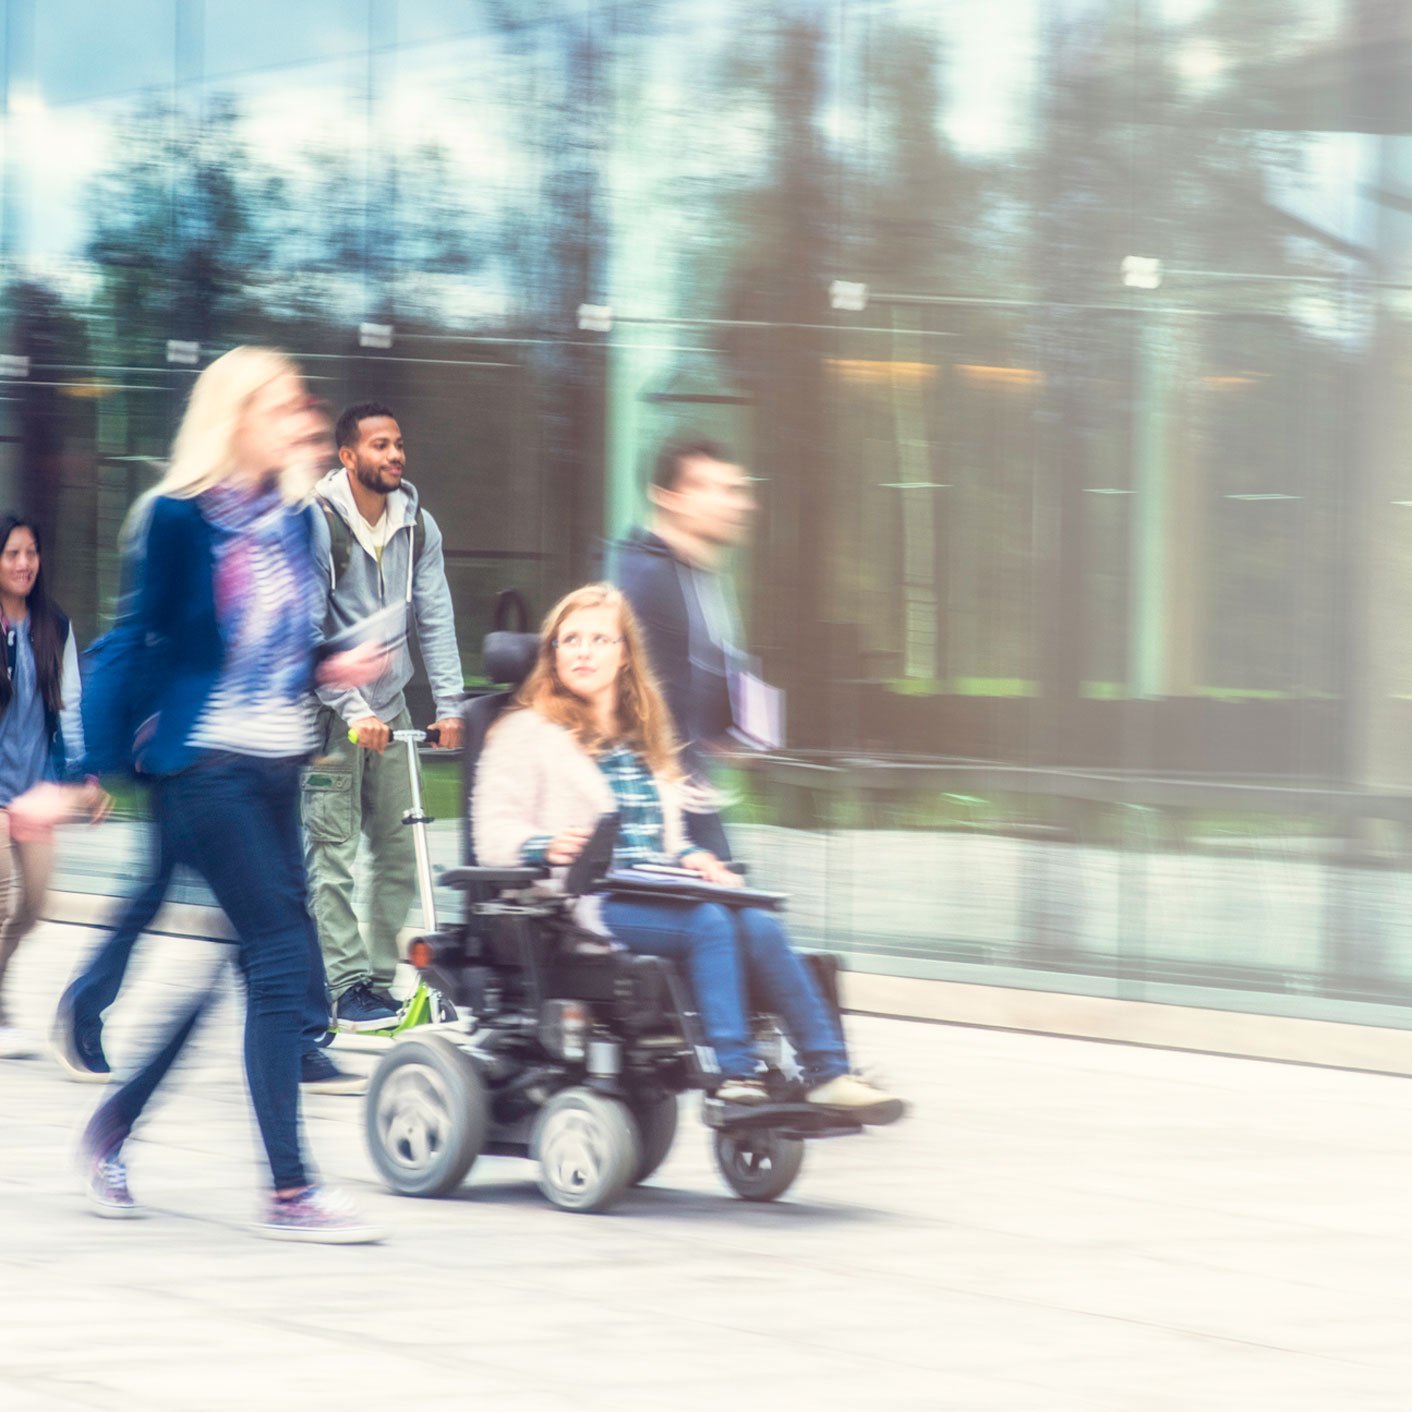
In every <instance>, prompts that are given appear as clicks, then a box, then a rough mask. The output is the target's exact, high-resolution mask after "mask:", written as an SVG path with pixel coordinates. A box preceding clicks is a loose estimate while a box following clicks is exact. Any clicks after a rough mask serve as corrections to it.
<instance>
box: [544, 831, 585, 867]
mask: <svg viewBox="0 0 1412 1412" xmlns="http://www.w3.org/2000/svg"><path fill="white" fill-rule="evenodd" d="M592 833H593V830H592V829H565V830H564V831H563V833H561V834H559V835H558V836H557V837H555V838H553V839H551V840H550V842H549V847H548V848H546V849H545V850H544V856H545V857H546V858H547V859H548V860H549V862H551V863H553V864H554V866H555V867H562V866H564V865H566V864H568V863H572V862H573V861H574V859H575V858H577V857H578V856H579V854H580V853H582V852H583V846H584V844H586V843H587V842H588V840H589V837H590V835H591V834H592Z"/></svg>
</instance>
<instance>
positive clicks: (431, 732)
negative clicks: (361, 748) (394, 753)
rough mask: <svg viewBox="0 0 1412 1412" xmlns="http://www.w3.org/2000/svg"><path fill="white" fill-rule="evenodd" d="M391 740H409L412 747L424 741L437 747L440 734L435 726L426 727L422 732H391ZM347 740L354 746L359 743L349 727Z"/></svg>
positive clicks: (353, 730)
mask: <svg viewBox="0 0 1412 1412" xmlns="http://www.w3.org/2000/svg"><path fill="white" fill-rule="evenodd" d="M392 738H393V740H410V741H411V742H412V743H413V744H414V745H417V744H420V743H421V742H422V741H426V743H427V744H428V745H439V744H440V743H441V732H440V731H439V730H438V729H437V728H436V727H435V726H428V727H427V728H426V730H424V731H393V732H392ZM348 739H349V740H350V741H351V742H352V743H353V744H354V745H357V744H358V743H359V736H358V732H357V731H356V730H355V729H353V728H352V727H351V726H350V727H349V730H348Z"/></svg>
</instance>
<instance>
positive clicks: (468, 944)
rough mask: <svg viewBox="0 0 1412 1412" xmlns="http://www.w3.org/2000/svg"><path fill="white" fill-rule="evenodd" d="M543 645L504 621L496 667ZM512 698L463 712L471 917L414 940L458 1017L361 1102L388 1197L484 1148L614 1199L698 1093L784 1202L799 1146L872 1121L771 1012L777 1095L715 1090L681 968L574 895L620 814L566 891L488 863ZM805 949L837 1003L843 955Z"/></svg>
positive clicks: (665, 1144) (421, 1190)
mask: <svg viewBox="0 0 1412 1412" xmlns="http://www.w3.org/2000/svg"><path fill="white" fill-rule="evenodd" d="M536 649H537V638H536V637H535V636H534V635H532V634H527V633H508V632H499V633H492V634H491V636H490V637H489V638H487V640H486V653H485V660H486V668H487V675H488V676H490V678H491V680H493V681H498V682H503V683H507V684H510V685H512V686H513V685H514V684H516V683H518V682H519V681H521V680H523V678H524V676H525V675H526V674H527V672H528V668H529V665H530V664H532V662H533V657H534V652H535V650H536ZM511 697H512V692H511V691H501V692H497V693H495V694H493V695H486V696H480V697H476V698H474V699H473V700H471V701H470V702H469V703H468V704H467V705H466V707H465V710H464V722H465V740H464V756H463V765H464V771H465V804H466V821H467V822H466V829H467V833H466V836H465V840H464V843H465V856H466V858H467V860H468V861H467V864H466V866H464V867H459V868H453V869H449V870H447V871H445V872H443V873H442V874H441V876H440V882H441V884H442V885H443V886H447V887H452V888H455V889H457V890H458V891H460V892H461V894H462V896H463V897H464V899H465V915H464V917H463V918H462V920H461V921H460V922H458V923H456V924H454V925H450V926H447V927H443V928H440V929H438V930H437V931H435V932H432V933H430V934H428V935H426V936H423V937H420V938H418V939H417V940H416V941H415V942H414V943H413V944H412V946H411V948H410V951H409V959H411V961H412V962H413V964H414V965H415V966H416V967H417V969H418V970H419V971H420V972H421V973H422V976H423V978H424V979H425V980H426V981H427V983H428V984H429V985H430V986H432V987H433V988H434V989H435V990H437V991H439V992H440V993H441V994H442V995H443V996H446V997H449V999H450V1000H451V1002H452V1003H453V1004H454V1006H455V1009H456V1012H457V1013H456V1018H455V1019H453V1020H448V1021H446V1022H443V1023H439V1024H433V1025H425V1026H420V1027H418V1028H416V1029H413V1030H411V1031H408V1032H406V1033H405V1034H404V1035H403V1036H402V1037H400V1038H399V1039H398V1040H396V1042H394V1043H393V1045H392V1047H391V1048H390V1050H389V1051H388V1053H387V1054H386V1055H385V1056H384V1057H383V1059H382V1060H381V1062H380V1063H379V1065H378V1067H377V1069H376V1070H375V1072H374V1074H373V1077H372V1081H371V1083H370V1085H369V1090H368V1096H367V1101H366V1108H365V1129H366V1136H367V1140H368V1146H369V1151H370V1153H371V1156H372V1159H373V1162H374V1165H375V1166H376V1167H377V1169H378V1171H379V1174H380V1175H381V1176H382V1178H383V1179H384V1181H386V1183H387V1184H388V1185H389V1186H390V1187H391V1188H392V1189H393V1190H394V1191H397V1192H399V1193H401V1194H403V1195H407V1196H441V1195H445V1194H447V1193H449V1192H451V1191H453V1190H455V1189H456V1188H457V1187H459V1186H460V1184H461V1183H462V1181H463V1180H464V1179H465V1177H466V1175H467V1173H468V1172H469V1171H470V1168H471V1166H472V1164H473V1163H474V1162H475V1160H476V1159H477V1158H478V1157H479V1156H481V1155H501V1156H517V1157H529V1158H532V1159H535V1160H537V1161H538V1163H539V1178H538V1180H539V1186H540V1189H541V1190H542V1191H543V1192H544V1194H545V1195H546V1196H547V1197H548V1198H549V1200H550V1201H551V1202H553V1203H554V1204H555V1205H557V1206H559V1207H561V1208H563V1209H566V1210H571V1211H583V1212H590V1211H602V1210H606V1209H607V1208H608V1207H610V1206H611V1205H613V1204H614V1203H615V1202H616V1201H617V1200H618V1199H619V1198H620V1197H621V1196H622V1195H623V1193H624V1192H625V1191H626V1190H627V1189H628V1188H629V1187H630V1186H632V1185H635V1184H637V1183H639V1182H642V1181H644V1180H645V1179H646V1178H647V1177H648V1176H650V1175H651V1173H652V1172H654V1171H655V1170H656V1169H657V1167H658V1166H659V1165H660V1164H661V1163H662V1162H663V1161H664V1160H665V1158H666V1156H667V1154H668V1152H669V1150H670V1149H671V1146H672V1142H673V1139H674V1137H675V1134H676V1128H677V1116H678V1097H679V1095H681V1094H683V1093H686V1092H691V1091H693V1090H695V1091H698V1092H700V1093H701V1094H702V1095H703V1098H702V1117H703V1119H704V1122H705V1124H706V1126H707V1127H708V1128H709V1129H710V1130H711V1131H712V1136H713V1143H714V1149H715V1156H716V1161H717V1165H718V1167H719V1169H720V1171H721V1174H722V1176H723V1178H724V1179H725V1181H726V1183H727V1185H728V1186H729V1187H730V1188H731V1189H732V1190H733V1191H734V1192H736V1193H737V1194H738V1195H739V1196H741V1197H743V1198H745V1199H746V1200H750V1201H770V1200H773V1199H775V1198H776V1197H778V1196H780V1195H782V1194H783V1193H784V1192H785V1191H786V1190H787V1189H788V1188H789V1186H790V1185H791V1184H792V1183H793V1181H794V1179H795V1177H796V1176H797V1175H798V1173H799V1169H800V1166H801V1163H802V1161H803V1155H804V1143H805V1141H807V1140H808V1139H811V1138H815V1137H825V1136H838V1135H842V1134H849V1133H857V1132H861V1131H862V1128H863V1125H862V1123H861V1122H859V1121H856V1120H855V1119H853V1118H852V1117H851V1116H849V1115H848V1114H846V1113H840V1112H839V1111H838V1110H830V1109H824V1108H820V1107H818V1106H817V1105H810V1104H807V1103H805V1102H804V1101H803V1097H804V1094H803V1090H802V1087H801V1086H800V1084H799V1083H798V1081H797V1079H794V1078H791V1077H789V1075H788V1072H787V1061H786V1059H785V1052H786V1050H787V1045H786V1043H785V1041H784V1038H783V1035H782V1034H781V1033H780V1031H779V1028H778V1025H777V1024H775V1022H774V1021H773V1019H771V1018H770V1017H769V1016H768V1015H766V1014H764V1013H763V1012H759V1011H757V1012H756V1014H755V1015H754V1023H755V1025H756V1029H757V1043H758V1045H759V1047H760V1049H761V1052H762V1053H765V1054H766V1055H767V1056H770V1058H771V1060H772V1062H771V1063H770V1066H769V1069H768V1072H767V1074H766V1075H765V1079H766V1083H767V1087H768V1088H769V1091H770V1099H771V1101H769V1102H768V1103H762V1104H750V1105H746V1104H727V1103H723V1102H721V1101H720V1100H718V1099H716V1098H714V1097H713V1096H712V1094H713V1092H714V1090H715V1088H716V1087H717V1086H718V1083H719V1079H720V1074H719V1069H718V1066H717V1064H716V1061H715V1056H714V1053H713V1051H712V1050H711V1048H710V1047H709V1046H708V1045H707V1044H706V1043H705V1040H704V1037H703V1034H702V1028H701V1022H700V1018H699V1016H698V1014H697V1010H696V1006H695V1002H694V1000H693V997H692V994H691V989H690V987H689V986H688V985H687V983H686V982H685V980H684V978H683V977H682V975H681V974H680V973H679V972H678V970H677V969H676V967H675V966H674V965H673V964H671V963H670V962H667V961H664V960H661V959H659V958H656V957H651V956H641V955H635V954H633V953H632V952H629V951H624V950H622V949H618V948H614V947H612V946H611V944H609V943H607V942H606V941H605V939H604V938H602V937H599V936H598V935H597V934H595V933H589V932H585V931H584V930H582V929H581V928H580V927H579V926H578V925H577V924H576V922H575V921H574V918H573V910H572V909H573V902H574V900H575V899H576V898H577V897H578V896H581V895H582V894H583V893H585V892H587V891H590V890H602V889H604V888H605V887H608V886H611V884H609V883H605V880H604V874H605V873H606V872H607V868H608V863H609V859H610V858H611V851H612V837H613V834H614V832H615V825H614V823H613V822H606V821H605V823H604V824H603V825H601V826H600V828H599V829H598V830H597V831H595V835H594V838H593V839H592V840H591V841H590V845H589V847H588V848H586V849H585V851H584V853H583V855H582V856H581V858H580V859H579V861H578V862H577V863H576V864H575V865H574V868H573V869H571V870H570V876H569V878H568V879H567V880H566V883H565V885H564V888H563V890H562V891H561V892H554V891H549V890H547V889H546V888H545V887H544V882H545V879H546V877H547V872H546V870H544V869H539V868H486V867H481V866H479V865H478V864H477V863H476V861H475V852H474V846H473V842H474V841H473V839H472V837H471V834H470V828H471V823H470V820H471V806H472V797H473V793H474V789H475V774H476V766H477V763H478V761H479V758H480V753H481V749H482V747H483V745H484V743H485V737H486V733H487V732H488V730H489V729H490V727H491V726H492V725H493V724H494V722H495V720H496V719H497V718H498V716H499V714H500V712H501V711H502V710H503V709H504V708H505V706H506V705H508V703H509V702H510V700H511ZM806 959H807V960H808V963H809V964H810V965H811V966H812V967H813V969H814V974H815V976H816V978H817V979H818V981H819V983H820V986H821V989H822V990H823V993H824V994H825V996H826V997H827V998H828V1000H829V1003H830V1004H831V1005H832V1006H833V1008H834V1011H835V1014H837V1011H838V987H837V961H836V959H835V958H834V957H832V956H826V955H819V954H812V955H808V956H807V958H806ZM754 1008H755V1007H752V1009H754Z"/></svg>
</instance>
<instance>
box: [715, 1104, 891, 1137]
mask: <svg viewBox="0 0 1412 1412" xmlns="http://www.w3.org/2000/svg"><path fill="white" fill-rule="evenodd" d="M701 1120H702V1122H704V1123H705V1124H706V1126H707V1127H708V1128H718V1129H734V1130H736V1131H741V1130H747V1129H750V1128H769V1129H772V1130H773V1131H775V1132H777V1133H779V1134H780V1136H781V1137H794V1138H815V1137H847V1136H849V1135H850V1134H852V1133H861V1132H862V1131H863V1124H862V1122H860V1121H859V1120H858V1119H857V1118H853V1117H850V1116H849V1115H848V1113H846V1112H845V1111H843V1110H842V1109H839V1108H824V1107H822V1106H821V1105H819V1104H817V1103H804V1102H793V1103H723V1102H722V1101H721V1100H720V1099H719V1098H710V1097H707V1098H704V1099H703V1100H702V1103H701Z"/></svg>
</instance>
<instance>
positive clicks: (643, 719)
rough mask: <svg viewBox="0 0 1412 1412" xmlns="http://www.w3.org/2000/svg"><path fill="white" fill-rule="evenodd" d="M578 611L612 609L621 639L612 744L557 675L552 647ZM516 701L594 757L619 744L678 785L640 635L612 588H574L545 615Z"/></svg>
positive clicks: (669, 732)
mask: <svg viewBox="0 0 1412 1412" xmlns="http://www.w3.org/2000/svg"><path fill="white" fill-rule="evenodd" d="M582 608H612V609H614V610H615V611H616V612H617V615H618V632H619V634H620V635H621V637H622V639H623V666H622V670H621V672H620V673H619V676H618V735H617V739H616V741H614V740H609V739H608V738H607V737H606V736H604V734H603V732H602V731H601V730H600V729H599V727H598V722H597V721H596V720H594V716H593V707H592V706H591V705H590V704H589V703H588V702H587V701H585V700H584V699H583V698H582V697H581V696H576V695H575V694H574V692H573V691H572V690H571V689H570V688H569V687H568V686H567V685H566V684H565V682H564V680H563V679H562V678H561V677H560V675H559V666H558V662H557V660H556V653H555V650H554V641H555V639H556V638H557V637H558V636H559V628H560V625H561V624H562V623H563V622H564V619H565V618H567V617H568V616H569V615H570V614H571V613H577V612H578V611H579V610H580V609H582ZM515 700H516V701H517V702H518V703H519V704H520V705H521V706H524V707H527V708H528V709H530V710H532V711H538V712H539V714H540V715H541V716H543V717H544V718H545V719H546V720H549V721H553V722H554V724H555V725H556V726H563V727H564V729H565V730H567V731H568V732H569V733H570V734H571V735H572V736H573V737H574V739H575V740H577V741H578V743H579V744H580V745H582V746H583V748H584V749H585V750H586V751H587V752H588V753H589V754H590V755H593V756H598V755H601V754H602V753H603V752H604V751H605V750H606V749H608V748H609V747H610V746H612V745H614V744H616V743H617V742H621V743H622V744H624V745H626V746H627V747H628V748H629V749H630V750H633V751H635V752H636V753H637V754H639V755H641V756H642V758H643V759H644V760H645V761H646V762H647V764H648V766H649V767H650V769H651V770H652V772H653V774H655V775H657V776H658V777H659V778H660V779H665V780H679V779H680V778H681V775H682V769H681V765H680V763H679V761H678V758H677V738H676V733H675V732H674V731H673V729H672V718H671V715H670V713H669V712H668V710H667V703H666V702H665V701H664V700H663V699H662V689H661V688H660V687H659V686H658V685H657V678H656V677H654V676H653V675H652V668H651V667H650V666H649V665H648V661H647V654H646V652H645V651H644V649H643V645H642V630H641V629H640V628H639V627H638V625H637V618H636V617H635V616H634V614H633V611H632V606H631V605H630V604H629V603H628V601H627V599H626V598H624V597H623V595H622V593H621V592H620V591H619V590H618V589H616V588H614V587H613V585H612V584H611V583H590V584H587V585H585V586H584V587H583V588H576V589H575V590H574V591H573V592H572V593H570V594H567V595H565V596H564V597H563V598H561V599H560V600H559V601H558V602H557V603H556V604H555V605H554V607H553V608H551V609H550V610H549V614H548V616H547V617H546V618H545V619H544V623H543V625H542V626H541V627H540V630H539V655H538V656H537V657H536V658H535V664H534V667H533V669H532V670H531V672H530V674H529V676H528V677H526V678H525V683H524V685H523V686H522V687H521V688H520V689H519V691H518V692H517V693H516V696H515Z"/></svg>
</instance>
